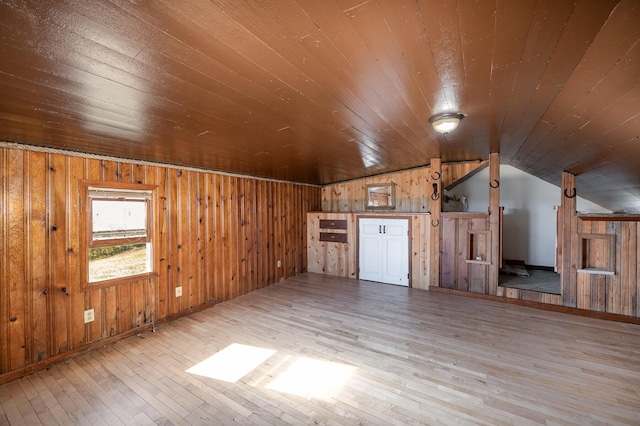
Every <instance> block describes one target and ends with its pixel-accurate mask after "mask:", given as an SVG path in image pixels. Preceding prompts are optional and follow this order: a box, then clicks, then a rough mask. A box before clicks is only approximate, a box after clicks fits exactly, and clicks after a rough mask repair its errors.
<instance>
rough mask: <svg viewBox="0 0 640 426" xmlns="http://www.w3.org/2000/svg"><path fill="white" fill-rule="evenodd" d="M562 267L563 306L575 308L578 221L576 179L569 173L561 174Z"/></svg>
mask: <svg viewBox="0 0 640 426" xmlns="http://www.w3.org/2000/svg"><path fill="white" fill-rule="evenodd" d="M561 191H562V192H561V195H560V196H561V198H562V203H561V205H562V223H563V227H562V265H561V270H560V271H561V272H560V273H561V278H560V282H561V288H562V301H563V305H564V306H571V307H576V304H577V301H576V300H577V293H578V290H577V287H578V285H577V279H578V276H577V272H576V264H577V258H578V255H579V253H578V248H579V247H578V219H577V215H576V177H575V175H572V174H571V173H567V172H563V173H562V188H561Z"/></svg>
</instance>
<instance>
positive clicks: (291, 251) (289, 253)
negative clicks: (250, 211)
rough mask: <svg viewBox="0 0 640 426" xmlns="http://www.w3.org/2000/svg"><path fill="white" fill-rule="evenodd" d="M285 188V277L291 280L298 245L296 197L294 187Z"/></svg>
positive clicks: (286, 186) (290, 185) (287, 186)
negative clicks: (295, 232)
mask: <svg viewBox="0 0 640 426" xmlns="http://www.w3.org/2000/svg"><path fill="white" fill-rule="evenodd" d="M284 186H285V190H286V196H285V201H284V207H285V209H286V214H285V221H284V224H285V225H284V229H285V232H286V235H287V237H286V239H287V242H286V244H285V247H284V249H285V256H286V262H285V264H286V271H285V272H286V273H285V277H286V278H289V277H292V276H294V274H295V273H294V270H295V258H296V244H295V242H294V234H293V233H294V231H295V228H294V225H293V219H294V217H293V206H294V199H295V197H294V195H293V191H292V188H293V185H292V184H290V183H288V184H286V185H284Z"/></svg>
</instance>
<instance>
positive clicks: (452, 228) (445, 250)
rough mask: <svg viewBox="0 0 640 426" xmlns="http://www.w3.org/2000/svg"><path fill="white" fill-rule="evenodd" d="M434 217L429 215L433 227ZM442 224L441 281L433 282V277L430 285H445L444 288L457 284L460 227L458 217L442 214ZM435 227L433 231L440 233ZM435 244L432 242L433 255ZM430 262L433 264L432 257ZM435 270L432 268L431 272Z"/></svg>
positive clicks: (430, 224) (453, 286)
mask: <svg viewBox="0 0 640 426" xmlns="http://www.w3.org/2000/svg"><path fill="white" fill-rule="evenodd" d="M431 220H432V218H431V217H429V226H431V227H433V225H432V223H431ZM440 226H441V227H442V231H441V232H442V243H441V246H440V252H439V254H440V265H441V271H440V277H439V278H440V279H439V281H440V283H439V285H438V284H434V283H433V281H434V280H433V277H432V278H431V282H430V284H429V285H430V286H432V285H433V286H435V287H444V288H455V284H456V282H455V281H456V264H455V258H456V235H457V232H456V228H457V227H458V220H457V219H456V218H453V217H447V216H442V218H441V224H440ZM433 228H434V229H432V230H431V232H433V233H440V231H438V229H437V228H435V227H433ZM430 241H433V237H431V240H430ZM433 249H434V246H433V244H431V243H430V253H431V257H433V251H431V250H433ZM429 264H430V265H433V261H432V259H430V260H429ZM433 273H434V271H433V270H431V274H433Z"/></svg>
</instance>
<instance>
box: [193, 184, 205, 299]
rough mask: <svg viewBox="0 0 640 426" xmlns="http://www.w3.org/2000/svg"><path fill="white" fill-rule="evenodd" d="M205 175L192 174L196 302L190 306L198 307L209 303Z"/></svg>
mask: <svg viewBox="0 0 640 426" xmlns="http://www.w3.org/2000/svg"><path fill="white" fill-rule="evenodd" d="M204 180H205V175H204V173H194V174H193V182H194V186H195V188H196V190H195V197H196V204H195V208H196V210H195V212H194V223H195V228H196V230H195V232H194V233H193V236H192V241H195V244H194V251H195V253H194V259H195V262H196V270H195V271H194V272H193V274H194V281H195V285H196V291H195V294H196V297H195V299H196V302H195V303H193V305H192V306H199V305H201V304H203V303H206V302H208V301H209V299H207V290H206V282H205V274H206V269H205V268H206V262H205V253H206V245H205V238H206V234H205V224H206V221H207V216H206V212H207V210H206V204H207V200H206V192H205V187H204Z"/></svg>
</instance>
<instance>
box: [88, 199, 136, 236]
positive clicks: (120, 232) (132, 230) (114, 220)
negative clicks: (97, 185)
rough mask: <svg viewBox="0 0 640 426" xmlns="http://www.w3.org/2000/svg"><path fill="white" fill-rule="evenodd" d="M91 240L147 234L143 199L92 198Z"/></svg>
mask: <svg viewBox="0 0 640 426" xmlns="http://www.w3.org/2000/svg"><path fill="white" fill-rule="evenodd" d="M92 212H93V215H92V216H93V217H92V224H93V235H92V239H93V240H108V239H110V238H134V237H145V236H147V229H146V227H147V204H146V203H145V202H144V201H124V200H93V204H92Z"/></svg>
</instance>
